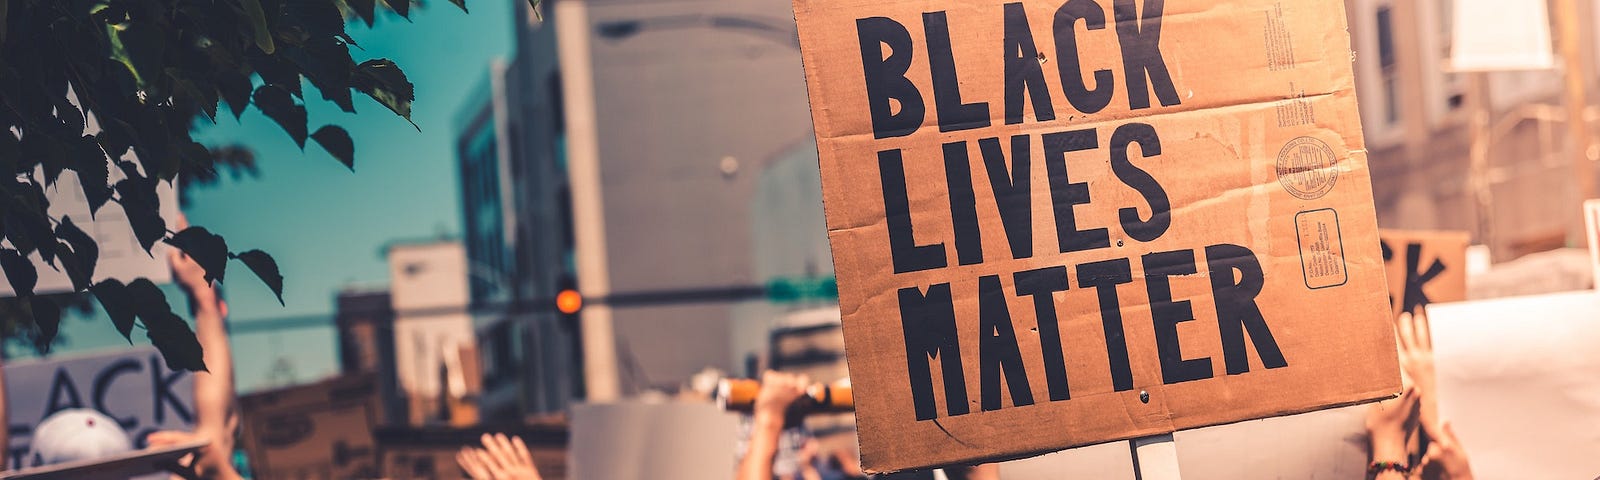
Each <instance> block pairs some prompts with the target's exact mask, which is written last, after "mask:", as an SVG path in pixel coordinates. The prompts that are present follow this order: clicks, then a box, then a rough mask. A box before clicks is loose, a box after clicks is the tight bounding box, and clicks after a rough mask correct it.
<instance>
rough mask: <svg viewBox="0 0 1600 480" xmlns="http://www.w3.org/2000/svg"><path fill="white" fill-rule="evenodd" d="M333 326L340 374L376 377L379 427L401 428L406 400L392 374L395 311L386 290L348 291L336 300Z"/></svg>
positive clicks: (356, 288) (393, 367) (363, 289)
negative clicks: (336, 337) (382, 425)
mask: <svg viewBox="0 0 1600 480" xmlns="http://www.w3.org/2000/svg"><path fill="white" fill-rule="evenodd" d="M335 308H336V309H337V311H336V312H335V313H334V324H335V326H336V327H337V328H338V332H339V372H340V373H341V374H343V375H347V376H349V375H359V374H370V375H373V376H374V377H376V383H377V385H378V392H379V399H380V402H381V403H380V405H381V407H382V408H381V409H380V411H381V412H382V413H383V418H382V419H380V421H379V423H386V424H404V423H406V419H405V415H404V414H405V411H406V404H405V397H403V396H401V395H400V386H399V384H398V381H397V379H396V377H395V376H394V375H393V374H392V373H393V372H394V371H395V348H394V347H395V345H394V307H393V305H392V304H391V303H390V299H389V290H388V289H387V288H360V287H349V288H346V289H345V290H344V291H341V292H339V296H338V298H337V299H336V300H335Z"/></svg>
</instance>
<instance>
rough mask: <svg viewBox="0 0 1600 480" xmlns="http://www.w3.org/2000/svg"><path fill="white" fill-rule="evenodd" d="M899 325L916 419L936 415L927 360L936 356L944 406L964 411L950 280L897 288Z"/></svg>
mask: <svg viewBox="0 0 1600 480" xmlns="http://www.w3.org/2000/svg"><path fill="white" fill-rule="evenodd" d="M900 327H901V330H902V331H903V332H904V334H905V340H906V371H907V372H909V373H910V374H911V401H912V404H913V405H914V406H915V408H916V411H917V420H932V419H933V418H934V417H937V416H939V413H938V412H937V405H936V404H935V403H934V400H933V372H932V371H931V370H928V360H930V359H932V360H938V361H939V367H940V371H941V372H942V373H943V375H942V376H943V377H944V403H945V409H946V410H947V411H949V413H950V415H951V416H956V415H965V414H967V411H968V408H967V381H966V377H964V376H962V373H961V344H960V343H958V342H957V341H956V311H955V303H954V301H953V300H951V298H950V284H948V283H941V284H938V285H934V286H932V287H928V293H927V294H926V295H924V294H923V293H922V292H921V291H918V290H917V288H916V287H907V288H902V289H900Z"/></svg>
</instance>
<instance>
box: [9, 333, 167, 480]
mask: <svg viewBox="0 0 1600 480" xmlns="http://www.w3.org/2000/svg"><path fill="white" fill-rule="evenodd" d="M5 377H6V379H5V387H6V388H5V395H6V413H7V416H8V417H9V422H10V425H8V427H9V429H10V432H11V440H10V442H11V444H10V445H9V446H8V448H9V449H8V454H7V455H6V465H8V468H10V469H15V468H18V466H19V465H21V464H22V463H21V462H22V460H23V458H22V457H24V456H26V455H27V453H28V447H29V445H30V443H31V442H32V440H33V438H32V435H33V428H34V426H36V425H38V424H39V422H40V421H43V420H44V419H45V417H48V416H50V415H51V414H53V413H55V412H58V411H61V410H66V409H73V408H92V409H95V410H99V411H100V413H103V414H105V415H106V416H108V417H111V418H114V419H116V420H117V422H118V423H120V424H121V425H122V428H123V429H124V430H127V431H128V435H129V437H130V438H131V439H132V440H133V441H134V445H136V446H142V445H143V439H144V436H145V435H146V434H149V433H150V432H154V431H158V430H188V429H192V428H194V421H195V411H194V376H193V375H190V374H189V372H181V371H177V372H175V371H172V370H170V369H168V368H167V364H166V362H165V361H163V360H162V359H161V354H160V353H159V352H157V351H156V349H155V348H154V347H150V346H142V347H138V348H128V349H122V350H117V351H115V352H109V353H101V354H94V355H89V356H78V357H71V358H56V359H48V360H26V361H19V362H15V363H11V364H7V365H6V366H5Z"/></svg>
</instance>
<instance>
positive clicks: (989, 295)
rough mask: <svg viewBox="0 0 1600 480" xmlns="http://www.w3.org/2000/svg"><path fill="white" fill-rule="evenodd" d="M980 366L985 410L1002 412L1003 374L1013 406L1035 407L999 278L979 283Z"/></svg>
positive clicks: (989, 277)
mask: <svg viewBox="0 0 1600 480" xmlns="http://www.w3.org/2000/svg"><path fill="white" fill-rule="evenodd" d="M978 328H979V329H980V330H979V333H978V338H980V339H981V340H980V342H979V343H978V365H979V371H980V372H982V377H981V380H980V381H979V383H980V384H981V386H982V388H983V409H984V410H985V411H987V410H999V409H1000V373H1001V372H1002V371H1004V372H1005V375H1006V389H1008V390H1010V391H1011V404H1012V405H1015V406H1018V407H1021V406H1024V405H1033V390H1032V389H1031V388H1029V387H1028V371H1027V370H1026V369H1024V368H1023V366H1022V351H1021V350H1020V349H1018V348H1017V331H1016V327H1015V326H1014V325H1012V323H1011V311H1010V310H1008V309H1007V308H1006V292H1005V290H1003V289H1002V288H1001V286H1000V277H998V276H994V275H989V276H985V277H982V278H979V279H978Z"/></svg>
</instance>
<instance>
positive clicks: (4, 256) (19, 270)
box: [0, 248, 39, 296]
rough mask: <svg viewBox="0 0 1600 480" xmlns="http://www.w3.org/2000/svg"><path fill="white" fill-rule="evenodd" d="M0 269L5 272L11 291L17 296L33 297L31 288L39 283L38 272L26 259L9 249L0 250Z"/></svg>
mask: <svg viewBox="0 0 1600 480" xmlns="http://www.w3.org/2000/svg"><path fill="white" fill-rule="evenodd" d="M0 269H4V270H5V273H6V281H8V282H11V290H12V291H13V292H16V294H17V296H28V295H33V286H34V285H35V284H37V283H39V271H38V270H35V269H34V268H33V262H32V261H29V260H28V257H24V256H22V254H21V253H17V251H16V250H12V249H9V248H7V249H0Z"/></svg>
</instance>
